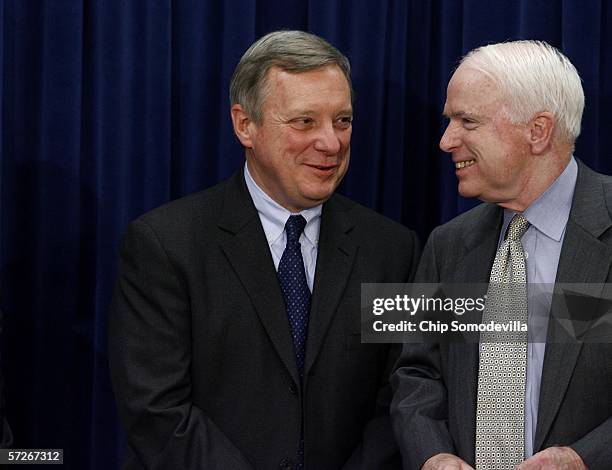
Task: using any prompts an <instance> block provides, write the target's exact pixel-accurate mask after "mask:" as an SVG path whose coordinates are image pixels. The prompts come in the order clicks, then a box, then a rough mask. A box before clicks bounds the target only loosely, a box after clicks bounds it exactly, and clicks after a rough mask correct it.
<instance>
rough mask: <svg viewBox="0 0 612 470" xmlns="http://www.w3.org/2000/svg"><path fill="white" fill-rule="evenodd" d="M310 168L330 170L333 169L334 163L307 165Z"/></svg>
mask: <svg viewBox="0 0 612 470" xmlns="http://www.w3.org/2000/svg"><path fill="white" fill-rule="evenodd" d="M308 166H309V167H311V168H314V169H315V170H320V171H331V170H334V169H335V168H336V165H331V166H330V165H308Z"/></svg>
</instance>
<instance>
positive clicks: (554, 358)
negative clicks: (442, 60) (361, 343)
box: [391, 41, 612, 470]
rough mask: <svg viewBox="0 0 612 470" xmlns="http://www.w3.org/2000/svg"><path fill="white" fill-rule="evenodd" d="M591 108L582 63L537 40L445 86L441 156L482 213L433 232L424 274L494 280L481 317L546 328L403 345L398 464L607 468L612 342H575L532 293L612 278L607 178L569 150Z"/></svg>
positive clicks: (505, 469)
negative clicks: (511, 335)
mask: <svg viewBox="0 0 612 470" xmlns="http://www.w3.org/2000/svg"><path fill="white" fill-rule="evenodd" d="M583 108H584V94H583V91H582V86H581V82H580V77H579V76H578V73H577V72H576V69H575V68H574V66H573V65H572V64H571V63H570V61H569V60H568V59H567V57H565V56H564V55H563V54H561V52H559V51H558V50H557V49H555V48H554V47H552V46H550V45H548V44H546V43H544V42H540V41H514V42H507V43H501V44H493V45H489V46H485V47H481V48H478V49H476V50H474V51H472V52H470V53H469V54H468V55H467V56H466V57H465V58H464V59H463V60H462V61H461V64H460V65H459V67H458V68H457V70H456V71H455V73H454V74H453V76H452V78H451V80H450V82H449V84H448V89H447V96H446V103H445V106H444V115H445V116H446V117H447V118H448V120H449V123H448V126H447V128H446V131H445V132H444V135H443V136H442V139H441V140H440V148H441V149H442V150H444V151H445V152H448V153H450V154H451V155H452V163H453V165H454V167H455V173H456V176H457V179H458V183H459V186H458V191H459V193H460V194H461V195H462V196H464V197H476V198H479V199H480V200H482V201H483V202H484V204H481V205H479V206H477V207H475V208H474V209H472V210H470V211H468V212H466V213H464V214H462V215H460V216H458V217H457V218H455V219H453V220H451V221H450V222H448V223H447V224H445V225H443V226H441V227H438V228H436V229H435V230H434V231H433V232H432V234H431V235H430V237H429V240H428V242H427V245H426V247H425V250H424V252H423V257H422V259H421V263H420V265H419V269H418V272H417V276H416V279H417V281H418V282H433V283H437V282H444V283H462V284H464V283H470V282H472V283H487V282H488V283H489V285H488V292H487V294H488V295H487V298H486V303H485V308H484V312H483V318H482V322H483V323H487V322H501V321H508V320H518V321H519V322H522V323H525V324H527V325H529V331H532V327H533V326H534V325H536V324H538V322H540V323H539V326H540V328H542V330H541V331H544V334H543V335H542V336H541V337H539V338H535V339H533V340H532V341H528V336H527V333H524V334H523V333H522V334H521V335H520V338H519V340H518V341H514V342H508V341H504V338H505V337H504V336H503V334H501V333H500V334H498V333H495V332H492V333H481V336H480V341H479V343H478V344H466V343H464V344H459V343H451V342H447V343H445V344H442V343H435V344H418V345H417V344H413V345H409V344H406V345H405V346H404V349H403V352H402V355H401V357H400V359H399V361H398V364H397V366H396V371H395V373H394V375H393V377H392V379H391V382H392V386H393V388H394V392H395V394H394V398H393V403H392V407H391V414H392V422H393V427H394V431H395V435H396V438H397V439H398V443H399V445H400V450H401V452H402V458H403V463H404V468H409V469H423V470H467V469H471V468H473V466H475V468H476V469H477V470H511V469H520V470H536V469H551V470H554V469H567V470H572V469H586V468H587V467H588V468H589V469H591V470H603V469H604V468H610V462H612V446H611V445H610V444H611V440H610V439H611V437H612V393H611V391H612V368H611V367H610V364H612V346H611V345H610V344H586V343H581V342H579V341H577V340H576V339H575V338H571V337H568V336H567V333H566V331H565V330H564V329H563V328H561V327H560V324H559V322H558V321H557V317H556V314H558V312H559V311H560V307H561V306H562V305H561V303H562V302H563V299H562V298H559V297H557V296H555V297H553V296H552V295H551V294H549V295H546V296H538V297H536V296H535V295H534V293H535V292H536V291H535V289H536V286H537V285H539V286H542V285H551V286H552V285H554V284H555V283H570V282H571V283H608V282H610V281H611V277H612V272H611V270H610V266H611V265H612V230H611V227H612V217H611V214H610V210H611V208H612V178H610V177H607V176H604V175H600V174H597V173H595V172H593V171H592V170H590V169H589V168H587V167H586V166H585V165H584V164H582V163H581V162H580V161H578V160H576V159H575V158H574V156H573V151H574V142H575V140H576V138H577V137H578V135H579V133H580V121H581V117H582V111H583ZM504 286H506V287H504ZM510 287H511V288H510ZM509 292H510V293H511V294H513V295H508V293H509ZM518 294H520V295H518ZM583 307H584V308H587V307H585V306H584V305H583ZM583 313H589V312H583Z"/></svg>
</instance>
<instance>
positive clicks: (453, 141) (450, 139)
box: [440, 121, 460, 153]
mask: <svg viewBox="0 0 612 470" xmlns="http://www.w3.org/2000/svg"><path fill="white" fill-rule="evenodd" d="M459 142H460V140H459V136H458V133H457V129H456V126H455V124H454V123H453V121H450V122H449V123H448V125H447V126H446V129H445V130H444V134H442V138H441V139H440V149H441V150H442V151H444V152H447V153H450V152H452V151H453V150H454V149H456V148H457V147H458V146H459Z"/></svg>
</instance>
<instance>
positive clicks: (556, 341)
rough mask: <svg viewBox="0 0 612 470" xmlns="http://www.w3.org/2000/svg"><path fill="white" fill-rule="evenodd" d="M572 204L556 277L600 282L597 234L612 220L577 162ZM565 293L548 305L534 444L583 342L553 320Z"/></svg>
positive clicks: (605, 256)
mask: <svg viewBox="0 0 612 470" xmlns="http://www.w3.org/2000/svg"><path fill="white" fill-rule="evenodd" d="M578 164H579V165H578V179H577V181H576V189H575V190H574V198H573V202H572V210H571V212H570V218H569V220H568V223H567V228H566V232H565V237H564V240H563V247H562V248H561V255H560V257H559V266H558V268H557V278H556V283H557V284H559V283H594V284H596V283H605V282H606V279H607V277H608V273H609V271H610V265H611V264H612V250H610V248H609V247H608V246H607V245H606V244H604V243H602V242H601V241H600V240H599V239H598V238H599V236H601V234H602V233H604V232H605V231H606V230H608V228H609V227H610V226H611V225H612V221H611V220H610V215H609V213H608V209H607V207H606V205H605V191H604V188H603V186H602V183H601V181H600V179H599V178H598V176H597V174H595V173H594V172H593V171H591V170H590V169H589V168H587V167H586V166H584V165H583V164H582V163H580V162H578ZM562 302H564V299H563V298H561V297H560V296H558V295H556V296H554V298H553V304H552V306H551V316H550V320H549V327H548V334H547V346H546V353H545V355H544V366H543V369H542V382H541V387H540V401H539V408H538V424H537V430H536V436H535V443H534V450H535V451H537V450H539V449H540V448H541V447H542V445H543V443H544V440H545V438H546V435H547V434H548V432H549V431H550V428H551V426H552V424H553V421H554V419H555V416H556V414H557V412H558V410H559V407H560V406H561V403H562V401H563V396H564V395H565V391H566V389H567V387H568V385H569V382H570V379H571V377H572V374H573V371H574V367H575V365H576V361H577V359H578V355H579V354H580V350H581V347H582V343H578V342H576V341H575V340H573V339H572V338H571V337H570V336H569V335H568V333H567V332H566V331H565V330H564V328H562V327H561V326H560V324H559V323H558V322H557V321H556V317H555V312H558V311H563V308H562V306H561V305H560V303H562Z"/></svg>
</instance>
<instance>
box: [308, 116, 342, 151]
mask: <svg viewBox="0 0 612 470" xmlns="http://www.w3.org/2000/svg"><path fill="white" fill-rule="evenodd" d="M337 132H341V131H340V130H336V129H335V128H334V125H333V123H332V122H327V123H325V124H323V125H322V126H321V127H320V128H319V129H318V133H317V136H316V140H315V144H314V148H315V149H316V150H318V151H319V152H323V153H325V154H326V155H335V154H337V153H338V152H339V151H340V147H341V146H342V142H341V140H340V136H339V135H338V134H337Z"/></svg>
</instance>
